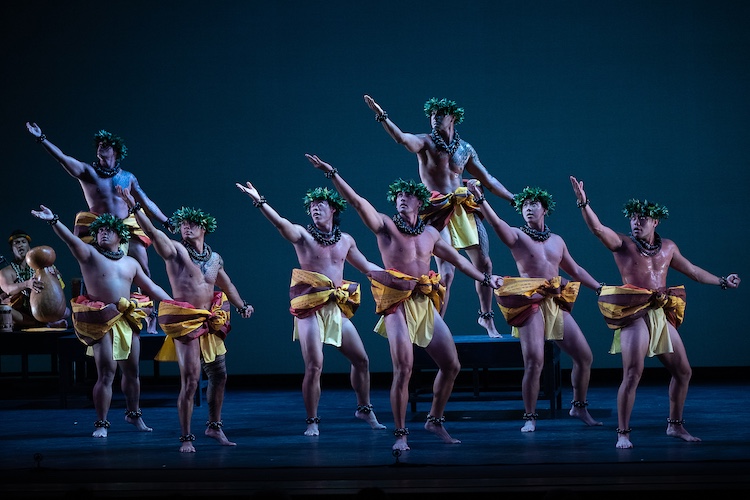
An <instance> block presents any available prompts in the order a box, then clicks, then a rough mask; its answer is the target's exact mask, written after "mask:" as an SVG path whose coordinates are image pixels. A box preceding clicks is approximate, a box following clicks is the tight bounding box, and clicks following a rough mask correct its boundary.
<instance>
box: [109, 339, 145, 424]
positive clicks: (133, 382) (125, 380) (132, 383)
mask: <svg viewBox="0 0 750 500" xmlns="http://www.w3.org/2000/svg"><path fill="white" fill-rule="evenodd" d="M140 358H141V339H140V337H139V336H138V335H133V342H132V343H131V345H130V356H128V359H125V360H122V361H118V362H117V364H118V366H119V367H120V371H121V372H122V380H121V381H120V388H121V389H122V393H123V394H124V395H125V406H126V411H125V421H126V422H128V423H129V424H133V426H134V427H135V428H136V429H138V430H139V431H143V432H151V431H152V430H153V429H152V428H151V427H148V426H147V425H146V424H145V423H144V422H143V418H141V415H142V413H141V408H140V401H141V379H140V370H139V361H140Z"/></svg>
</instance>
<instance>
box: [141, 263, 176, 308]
mask: <svg viewBox="0 0 750 500" xmlns="http://www.w3.org/2000/svg"><path fill="white" fill-rule="evenodd" d="M135 269H136V271H135V276H134V277H133V283H134V284H135V285H136V286H139V287H140V288H141V290H142V291H143V292H144V293H145V294H146V295H148V297H149V298H150V299H151V300H157V301H162V300H172V297H170V296H169V294H168V293H167V292H165V291H164V289H163V288H162V287H160V286H159V285H157V284H156V283H154V281H153V280H152V279H151V278H149V277H148V276H147V275H146V273H145V272H144V271H143V268H142V267H141V266H140V265H137V266H135Z"/></svg>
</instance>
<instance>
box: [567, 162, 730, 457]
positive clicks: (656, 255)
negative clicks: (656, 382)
mask: <svg viewBox="0 0 750 500" xmlns="http://www.w3.org/2000/svg"><path fill="white" fill-rule="evenodd" d="M570 182H571V183H572V185H573V192H574V193H575V195H576V198H577V200H578V207H579V208H581V209H582V214H583V220H584V221H586V225H587V226H588V228H589V230H591V232H592V233H594V235H595V236H596V237H597V238H599V241H601V242H602V243H603V244H604V246H605V247H607V248H608V249H609V250H610V251H612V254H613V256H614V258H615V264H617V269H618V270H619V271H620V276H621V277H622V282H623V285H622V286H604V287H602V291H601V294H600V295H599V310H600V311H601V312H602V314H603V316H604V319H605V321H606V322H607V325H608V326H609V328H610V329H612V330H614V331H615V334H614V341H613V342H612V348H611V349H610V353H611V354H616V353H618V352H621V353H622V368H623V373H622V383H621V384H620V388H619V390H618V391H617V424H618V425H617V444H616V447H617V448H632V447H633V443H632V442H631V441H630V432H631V428H630V415H631V414H632V412H633V405H634V404H635V393H636V389H637V388H638V382H639V381H640V379H641V375H642V374H643V366H644V359H645V357H646V356H649V357H652V356H657V357H658V358H659V361H661V362H662V364H663V365H664V366H665V367H666V368H667V370H669V373H670V375H671V376H672V378H671V380H670V382H669V416H668V417H667V436H672V437H676V438H680V439H682V440H684V441H700V438H697V437H695V436H693V435H692V434H690V433H689V432H688V431H687V430H686V429H685V420H684V419H683V410H684V408H685V399H686V398H687V392H688V385H689V384H690V377H691V376H692V368H691V367H690V362H689V361H688V357H687V352H686V351H685V345H684V344H683V342H682V338H681V337H680V334H679V333H677V328H679V326H680V325H681V324H682V319H683V317H684V314H685V297H686V295H685V287H684V286H682V285H680V286H673V287H667V272H668V271H669V269H670V268H672V269H674V270H676V271H679V272H680V273H682V274H684V275H685V276H687V277H688V278H690V279H692V280H694V281H697V282H699V283H705V284H707V285H718V286H720V287H721V288H722V289H724V290H725V289H727V288H737V287H738V286H739V284H740V277H739V276H738V275H737V274H734V273H732V274H730V275H728V276H727V277H724V276H721V277H719V276H716V275H714V274H711V273H710V272H708V271H706V270H704V269H701V268H700V267H698V266H696V265H694V264H693V263H692V262H690V261H689V260H688V259H687V258H685V257H684V256H683V255H682V253H681V252H680V249H679V248H678V247H677V245H676V244H675V242H674V241H672V240H668V239H666V238H661V236H659V234H658V233H657V232H656V227H657V226H658V225H659V223H660V222H661V220H663V219H666V218H667V217H668V216H669V211H668V210H667V208H666V207H664V206H661V205H659V204H658V203H654V202H650V201H646V200H644V201H640V200H635V199H631V200H629V201H628V202H627V203H626V204H625V207H624V208H623V213H624V214H625V216H626V217H628V218H629V219H630V234H622V233H618V232H615V231H614V230H612V229H611V228H609V227H607V226H605V225H604V224H602V223H601V221H600V220H599V217H598V216H597V215H596V213H594V210H593V209H592V208H591V205H590V203H589V198H588V196H587V195H586V192H585V191H584V189H583V181H579V180H578V179H576V178H575V177H573V176H571V177H570Z"/></svg>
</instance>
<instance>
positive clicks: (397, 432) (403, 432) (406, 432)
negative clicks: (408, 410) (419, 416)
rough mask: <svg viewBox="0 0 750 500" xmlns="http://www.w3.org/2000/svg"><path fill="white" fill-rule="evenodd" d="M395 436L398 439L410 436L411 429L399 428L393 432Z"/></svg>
mask: <svg viewBox="0 0 750 500" xmlns="http://www.w3.org/2000/svg"><path fill="white" fill-rule="evenodd" d="M393 435H394V436H396V437H397V438H400V437H404V436H408V435H409V428H408V427H399V428H398V429H396V430H395V431H393Z"/></svg>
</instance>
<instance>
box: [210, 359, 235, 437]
mask: <svg viewBox="0 0 750 500" xmlns="http://www.w3.org/2000/svg"><path fill="white" fill-rule="evenodd" d="M201 369H202V370H203V371H204V372H206V377H207V378H208V387H207V388H206V401H207V403H208V422H206V432H205V433H204V434H205V435H206V436H208V437H210V438H213V439H215V440H217V441H218V442H219V444H222V445H224V446H236V445H237V443H234V442H232V441H230V440H228V439H227V437H226V436H225V435H224V430H223V427H224V421H223V420H222V419H221V409H222V408H223V406H224V392H225V390H226V386H227V364H226V354H222V355H220V356H216V359H214V360H213V361H212V362H210V363H204V362H203V360H202V359H201Z"/></svg>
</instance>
